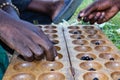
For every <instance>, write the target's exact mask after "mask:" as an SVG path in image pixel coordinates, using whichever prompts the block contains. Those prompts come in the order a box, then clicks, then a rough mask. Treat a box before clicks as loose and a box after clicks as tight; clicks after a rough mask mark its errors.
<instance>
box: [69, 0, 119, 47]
mask: <svg viewBox="0 0 120 80" xmlns="http://www.w3.org/2000/svg"><path fill="white" fill-rule="evenodd" d="M93 1H94V0H83V2H82V3H81V5H80V6H79V7H78V8H77V10H76V12H75V13H74V15H73V16H72V17H71V19H70V20H69V21H68V23H70V24H72V23H75V22H76V18H77V15H78V13H79V11H80V10H82V9H84V8H85V7H87V6H88V5H89V4H91V3H92V2H93ZM81 24H84V23H81ZM99 27H100V28H101V30H102V31H103V33H104V34H105V35H106V36H107V37H108V38H109V39H110V40H111V41H112V42H113V43H114V44H115V46H116V47H117V48H118V49H120V13H118V14H117V15H116V16H114V17H113V18H112V19H111V20H109V21H108V22H106V23H103V24H100V25H99Z"/></svg>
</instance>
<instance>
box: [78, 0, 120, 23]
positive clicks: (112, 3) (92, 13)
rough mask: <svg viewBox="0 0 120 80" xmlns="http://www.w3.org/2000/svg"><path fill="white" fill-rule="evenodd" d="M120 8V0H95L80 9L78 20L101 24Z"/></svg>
mask: <svg viewBox="0 0 120 80" xmlns="http://www.w3.org/2000/svg"><path fill="white" fill-rule="evenodd" d="M119 10H120V0H97V1H95V2H94V3H92V4H91V5H89V6H88V7H87V8H85V9H83V10H82V11H80V13H79V14H78V20H80V19H81V18H82V19H83V21H85V22H90V23H91V24H94V23H95V22H96V23H98V24H101V23H103V22H106V21H108V20H109V19H111V18H112V17H114V16H115V15H116V14H117V13H118V12H119Z"/></svg>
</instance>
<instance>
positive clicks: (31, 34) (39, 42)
mask: <svg viewBox="0 0 120 80" xmlns="http://www.w3.org/2000/svg"><path fill="white" fill-rule="evenodd" d="M0 16H1V18H0V39H1V40H2V41H3V42H5V43H6V44H7V45H8V46H9V47H10V48H12V49H14V50H16V51H17V52H18V53H20V54H21V55H22V56H23V57H24V59H25V60H27V61H32V60H34V59H37V60H39V59H41V55H43V54H44V53H45V55H46V59H47V60H50V61H53V60H54V59H55V57H56V56H57V53H56V50H55V49H54V47H53V44H52V43H51V41H50V40H49V39H48V38H47V37H46V35H45V34H44V33H43V31H42V30H41V29H40V28H39V27H36V26H34V25H33V24H31V23H28V22H26V21H23V20H16V19H14V18H13V17H10V16H9V14H7V13H5V12H4V11H2V10H0Z"/></svg>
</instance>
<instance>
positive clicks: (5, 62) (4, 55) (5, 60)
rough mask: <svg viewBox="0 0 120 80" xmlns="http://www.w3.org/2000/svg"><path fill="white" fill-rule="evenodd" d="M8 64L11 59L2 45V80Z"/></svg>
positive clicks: (0, 65)
mask: <svg viewBox="0 0 120 80" xmlns="http://www.w3.org/2000/svg"><path fill="white" fill-rule="evenodd" d="M8 64H9V60H8V56H7V52H6V51H5V50H4V49H3V48H2V46H0V80H2V77H3V75H4V72H5V71H6V69H7V66H8Z"/></svg>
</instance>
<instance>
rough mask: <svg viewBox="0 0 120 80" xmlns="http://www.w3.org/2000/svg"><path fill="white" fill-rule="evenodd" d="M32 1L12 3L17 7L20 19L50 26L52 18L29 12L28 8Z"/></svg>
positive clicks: (19, 0)
mask: <svg viewBox="0 0 120 80" xmlns="http://www.w3.org/2000/svg"><path fill="white" fill-rule="evenodd" d="M31 1H32V0H12V3H13V4H14V5H15V6H17V7H18V9H19V11H20V18H21V19H23V20H26V21H28V22H31V23H34V22H37V23H38V24H50V23H51V22H52V20H51V18H50V16H48V15H46V14H44V13H38V12H33V11H29V10H27V6H28V5H29V4H30V2H31Z"/></svg>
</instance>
